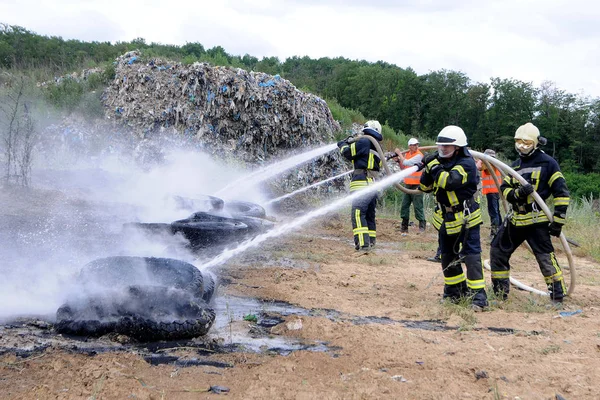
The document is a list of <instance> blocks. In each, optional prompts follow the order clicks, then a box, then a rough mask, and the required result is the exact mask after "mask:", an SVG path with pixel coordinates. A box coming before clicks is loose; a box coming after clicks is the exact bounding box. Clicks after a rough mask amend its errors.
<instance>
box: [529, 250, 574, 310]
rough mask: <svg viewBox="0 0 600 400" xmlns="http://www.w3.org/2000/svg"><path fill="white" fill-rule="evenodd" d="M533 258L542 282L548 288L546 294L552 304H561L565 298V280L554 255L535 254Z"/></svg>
mask: <svg viewBox="0 0 600 400" xmlns="http://www.w3.org/2000/svg"><path fill="white" fill-rule="evenodd" d="M535 258H536V259H537V262H538V264H539V266H540V270H541V271H542V275H544V280H545V281H546V285H547V286H548V293H549V294H550V299H551V300H552V302H553V303H555V304H556V303H562V301H563V297H565V292H566V291H567V290H566V288H565V280H564V278H563V273H562V269H561V268H560V266H559V265H558V261H556V257H555V256H554V253H544V254H536V256H535Z"/></svg>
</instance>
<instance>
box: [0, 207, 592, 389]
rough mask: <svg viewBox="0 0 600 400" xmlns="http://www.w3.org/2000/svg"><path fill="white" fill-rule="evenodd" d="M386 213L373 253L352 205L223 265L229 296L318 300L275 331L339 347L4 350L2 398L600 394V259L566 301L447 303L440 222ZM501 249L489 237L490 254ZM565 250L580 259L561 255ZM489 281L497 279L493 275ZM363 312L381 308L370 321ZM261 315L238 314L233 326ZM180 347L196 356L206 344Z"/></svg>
mask: <svg viewBox="0 0 600 400" xmlns="http://www.w3.org/2000/svg"><path fill="white" fill-rule="evenodd" d="M378 223H379V226H378V234H379V236H378V247H377V250H376V251H375V252H374V253H372V254H368V255H362V256H357V254H355V252H354V249H353V246H352V244H351V227H350V221H349V217H348V216H346V214H340V215H334V216H328V217H326V218H324V219H322V220H319V221H314V222H313V223H312V224H311V225H310V226H308V227H305V228H304V229H302V230H301V231H299V232H295V233H293V234H290V235H287V236H285V237H282V238H279V239H277V240H276V241H273V242H270V243H267V244H265V245H264V246H263V247H262V248H260V249H255V250H252V251H251V252H250V253H249V254H246V255H243V256H240V257H238V258H236V259H233V260H231V261H230V262H229V263H228V265H227V266H223V267H221V268H220V272H219V274H220V276H221V278H222V279H223V280H224V281H225V282H227V284H226V285H224V286H222V287H221V288H220V291H221V293H220V294H221V295H224V294H227V295H235V296H246V297H255V298H260V299H264V300H276V301H285V302H289V303H291V304H292V305H295V306H299V307H301V308H304V309H308V310H312V312H311V313H310V314H309V315H288V316H286V317H285V321H284V322H283V323H280V324H278V325H276V326H274V327H272V328H270V329H271V334H272V335H274V336H284V337H291V338H296V339H298V340H300V341H302V342H306V343H315V342H326V343H327V345H328V346H329V347H331V348H334V349H336V350H335V351H333V352H331V351H329V352H315V351H293V352H291V353H290V354H289V355H280V354H272V353H269V352H262V353H254V352H235V353H215V354H212V355H210V358H211V359H212V360H214V361H219V362H224V363H228V364H230V365H231V367H229V368H216V367H213V366H191V367H185V368H183V367H180V366H175V365H157V366H153V365H150V364H149V363H148V362H146V361H144V359H143V358H142V357H141V356H140V355H138V354H135V353H133V352H108V353H102V354H97V355H86V354H72V353H70V352H65V351H64V349H63V348H61V349H54V348H52V347H51V348H48V349H46V350H44V351H41V352H39V353H37V354H32V355H30V356H28V357H25V358H23V357H18V355H16V354H13V353H7V354H4V355H3V356H0V397H1V398H7V399H33V398H36V399H76V398H82V399H117V398H118V399H197V398H214V397H216V396H219V395H218V394H216V393H214V391H213V392H208V390H209V388H210V387H211V386H222V387H226V388H228V389H229V392H227V394H226V395H227V396H228V398H234V399H265V398H277V399H313V398H320V399H355V398H356V399H363V398H364V399H371V398H410V399H469V398H472V399H482V398H483V399H504V398H507V399H515V398H517V397H518V398H520V399H554V398H556V394H560V395H561V396H563V397H564V398H566V399H596V398H600V384H598V382H600V325H599V324H598V321H599V320H600V319H599V317H600V300H598V299H599V297H600V271H599V269H598V266H597V265H596V264H595V263H593V262H591V261H590V260H587V259H584V258H581V257H576V265H577V267H578V271H579V282H578V286H577V289H576V291H575V294H574V296H573V297H572V298H568V299H567V300H566V304H565V307H564V309H562V310H555V309H552V308H550V307H549V304H548V302H547V300H545V299H543V298H540V297H538V296H535V295H530V294H529V293H526V292H520V291H518V290H515V289H514V288H513V291H512V292H511V294H510V299H509V300H508V301H507V302H506V303H500V304H495V305H492V307H491V308H490V310H489V311H487V312H483V313H473V312H472V311H470V310H469V309H467V308H465V307H464V306H460V305H459V306H454V305H448V304H441V303H440V299H441V296H440V295H441V292H442V285H443V277H442V275H441V267H440V265H439V264H436V263H432V262H428V261H426V260H425V259H426V258H427V257H429V256H431V255H433V254H434V252H435V248H436V246H437V239H436V233H435V232H434V230H433V229H431V228H428V231H427V232H426V233H425V234H422V235H418V234H417V233H416V230H415V231H411V232H410V234H409V235H408V236H405V237H401V236H400V234H399V233H398V232H397V231H396V228H397V225H398V221H393V220H386V219H382V218H379V219H378ZM482 236H483V237H485V236H486V235H485V234H483V233H482ZM488 254H489V248H488V247H487V246H485V250H484V257H486V258H487V255H488ZM512 261H513V266H514V267H513V268H514V274H513V276H515V277H516V278H517V279H519V280H521V281H522V282H523V283H526V284H528V285H533V286H535V287H537V288H540V289H541V288H543V278H542V276H541V273H540V272H539V270H538V268H537V265H536V264H535V260H534V258H533V257H532V256H530V255H529V254H527V252H526V251H525V250H519V251H518V252H517V253H516V254H515V256H514V257H513V260H512ZM559 261H561V262H562V264H561V265H563V266H565V265H567V263H566V259H565V258H564V257H562V255H561V254H559ZM486 279H487V280H488V284H489V273H488V272H486ZM331 310H335V311H336V312H337V313H336V314H335V315H336V316H334V317H332V316H331V313H328V311H331ZM578 310H581V312H580V313H577V314H574V315H571V316H561V314H560V312H561V311H563V312H564V311H567V312H568V311H578ZM360 317H376V318H372V319H366V321H367V322H364V320H361V319H360ZM359 320H361V321H363V322H362V323H359V322H357V321H359ZM410 321H414V322H416V323H421V324H423V323H424V322H423V321H432V322H431V324H432V326H433V327H438V328H439V327H444V329H426V326H427V325H423V326H425V328H420V327H417V328H415V327H414V326H411V324H410V323H409V322H410ZM252 324H253V323H252V321H243V320H235V321H232V322H231V325H232V329H234V328H235V329H249V328H251V326H252ZM0 335H2V331H1V330H0ZM0 338H1V336H0ZM213 339H223V340H225V341H226V340H227V338H216V337H213ZM179 352H180V354H181V355H182V356H185V355H186V354H188V353H189V354H192V353H193V349H186V348H182V349H180V350H179ZM215 390H216V389H215ZM222 395H223V394H221V396H222Z"/></svg>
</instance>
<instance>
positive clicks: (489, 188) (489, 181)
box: [481, 167, 502, 195]
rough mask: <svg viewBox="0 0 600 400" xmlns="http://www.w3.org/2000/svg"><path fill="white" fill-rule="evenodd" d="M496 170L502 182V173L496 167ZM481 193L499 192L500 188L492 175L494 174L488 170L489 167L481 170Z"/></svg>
mask: <svg viewBox="0 0 600 400" xmlns="http://www.w3.org/2000/svg"><path fill="white" fill-rule="evenodd" d="M492 168H494V167H492ZM494 171H495V172H496V176H497V177H498V182H500V183H501V182H502V174H501V173H500V171H498V170H497V169H496V168H494ZM481 193H482V194H484V195H485V194H489V193H498V188H497V187H496V183H495V182H494V178H493V177H492V174H490V173H489V172H488V170H487V169H482V170H481Z"/></svg>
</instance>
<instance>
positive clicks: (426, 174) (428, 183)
mask: <svg viewBox="0 0 600 400" xmlns="http://www.w3.org/2000/svg"><path fill="white" fill-rule="evenodd" d="M433 182H434V179H433V177H432V176H431V172H430V170H428V169H427V168H425V169H424V171H423V174H422V175H421V181H420V184H419V189H420V190H421V191H422V192H425V193H429V192H432V191H433Z"/></svg>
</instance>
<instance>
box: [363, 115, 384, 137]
mask: <svg viewBox="0 0 600 400" xmlns="http://www.w3.org/2000/svg"><path fill="white" fill-rule="evenodd" d="M362 131H363V133H365V134H367V135H370V136H373V137H374V138H375V139H377V140H378V141H380V142H381V141H382V140H383V135H382V134H381V124H380V123H379V121H374V120H373V121H367V122H365V125H364V126H363V130H362Z"/></svg>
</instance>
